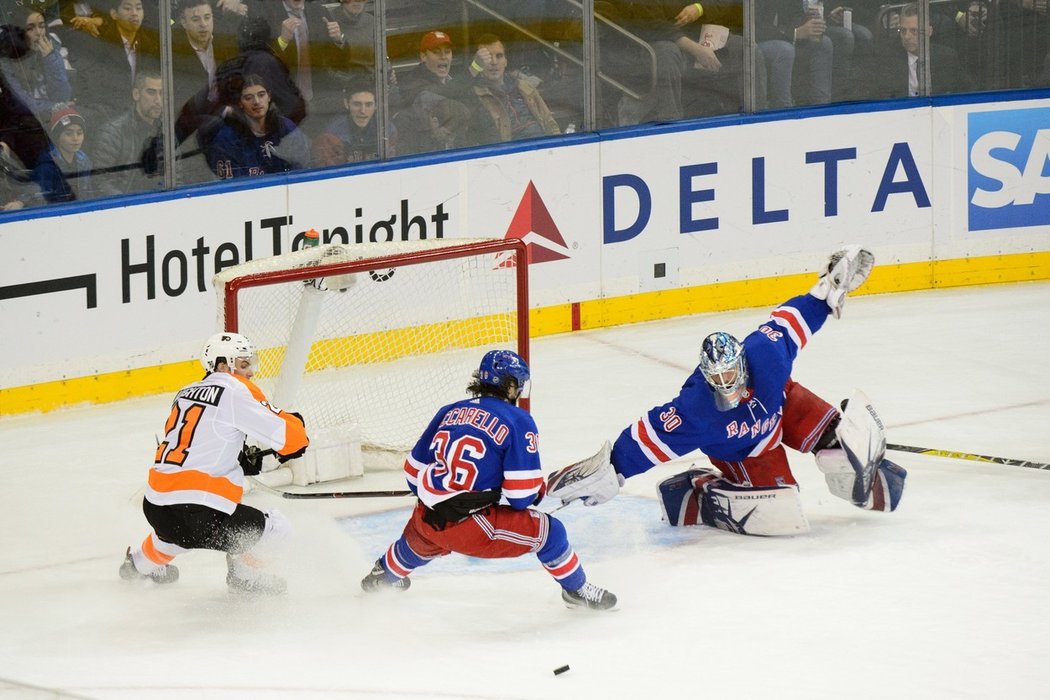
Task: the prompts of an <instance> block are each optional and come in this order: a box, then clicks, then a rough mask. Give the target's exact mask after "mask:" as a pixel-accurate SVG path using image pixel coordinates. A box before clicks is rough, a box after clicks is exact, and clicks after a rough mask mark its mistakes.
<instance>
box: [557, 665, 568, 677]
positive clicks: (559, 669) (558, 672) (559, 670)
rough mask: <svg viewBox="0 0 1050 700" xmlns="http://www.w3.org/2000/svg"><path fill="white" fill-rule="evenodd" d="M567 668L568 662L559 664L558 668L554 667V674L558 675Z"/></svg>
mask: <svg viewBox="0 0 1050 700" xmlns="http://www.w3.org/2000/svg"><path fill="white" fill-rule="evenodd" d="M568 670H569V664H565V665H564V666H559V667H558V668H556V669H554V675H555V676H560V675H561V674H563V673H565V672H566V671H568Z"/></svg>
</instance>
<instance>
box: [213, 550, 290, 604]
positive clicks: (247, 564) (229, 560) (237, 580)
mask: <svg viewBox="0 0 1050 700" xmlns="http://www.w3.org/2000/svg"><path fill="white" fill-rule="evenodd" d="M226 569H227V573H226V585H227V586H228V587H229V589H230V592H232V593H263V594H270V595H276V594H279V593H284V592H285V591H286V590H287V589H288V583H287V582H286V581H285V580H284V579H283V578H281V577H280V576H276V575H274V574H271V573H269V572H268V571H265V570H264V569H263V568H262V565H261V563H260V562H259V560H257V559H255V557H252V556H251V555H250V554H242V555H240V556H233V555H230V554H227V555H226Z"/></svg>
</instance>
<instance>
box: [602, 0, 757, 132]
mask: <svg viewBox="0 0 1050 700" xmlns="http://www.w3.org/2000/svg"><path fill="white" fill-rule="evenodd" d="M733 5H734V3H732V2H723V3H717V2H711V3H706V4H688V5H684V6H683V5H682V4H681V3H680V2H668V1H658V2H651V1H647V0H641V1H638V2H632V1H630V0H612V1H611V2H608V3H607V4H606V5H603V8H604V10H603V12H604V13H607V16H608V17H609V18H610V19H612V20H613V21H614V22H616V23H617V24H620V25H621V26H623V27H624V28H625V29H627V30H628V31H629V32H631V33H632V34H634V35H636V36H637V37H639V38H640V39H642V40H643V41H645V42H646V43H647V44H648V45H649V46H650V47H651V48H652V50H653V51H654V52H655V54H656V76H655V85H654V86H653V87H652V89H651V90H650V83H649V72H648V68H647V66H648V65H649V61H648V56H647V55H646V54H644V53H641V54H640V53H639V51H638V49H637V46H636V44H634V43H633V42H631V41H630V40H627V39H625V38H624V37H623V36H622V35H621V34H619V33H615V32H614V33H611V34H610V35H609V36H608V37H607V38H605V39H604V40H603V42H602V62H603V70H606V71H607V72H611V73H613V74H614V75H615V76H616V77H621V76H622V77H623V79H624V80H625V81H626V82H627V83H628V85H629V87H632V88H633V89H635V90H636V91H638V92H642V93H644V94H643V96H642V97H641V98H640V99H635V98H632V97H630V96H629V95H625V96H624V97H622V98H621V99H620V101H619V104H618V117H617V122H618V123H619V124H620V125H627V124H637V123H640V122H643V121H674V120H678V119H682V118H683V117H688V116H696V115H697V114H702V113H720V112H721V111H722V109H723V108H722V106H721V104H720V102H721V101H720V99H719V97H718V95H715V94H705V93H707V91H708V90H712V89H714V90H720V89H721V85H720V83H722V82H728V83H730V84H731V85H732V86H733V87H732V89H731V90H730V92H731V93H732V97H731V98H730V100H729V102H730V103H731V104H732V110H733V111H735V110H736V109H739V107H740V104H741V93H740V88H741V86H742V77H743V50H744V44H743V40H742V38H741V37H740V36H739V35H733V36H730V35H729V32H728V25H730V24H734V25H739V23H740V21H741V19H740V18H741V11H740V9H739V2H737V3H736V5H737V7H735V8H734V7H733ZM705 24H718V25H719V26H722V27H726V33H725V37H724V39H725V41H724V44H721V42H720V44H721V45H719V46H715V45H714V44H712V43H710V42H705V41H702V37H701V36H700V33H701V27H702V26H703V25H705ZM687 25H693V26H692V27H690V28H689V29H686V27H687ZM694 92H695V93H696V95H695V99H694V95H693V93H694ZM716 102H718V103H719V106H717V107H716V106H713V105H714V104H715V103H716ZM687 104H689V108H688V109H687V107H686V105H687ZM693 110H699V111H697V112H694V111H693Z"/></svg>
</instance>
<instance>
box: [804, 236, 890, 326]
mask: <svg viewBox="0 0 1050 700" xmlns="http://www.w3.org/2000/svg"><path fill="white" fill-rule="evenodd" d="M874 266H875V256H874V255H872V254H871V252H870V251H868V250H865V249H864V248H861V247H860V246H857V245H852V246H849V247H847V248H843V249H842V250H837V251H835V252H834V253H832V254H831V258H830V259H829V260H828V265H827V269H826V270H825V271H824V272H823V273H822V274H821V275H820V279H819V280H818V281H817V283H816V284H815V285H814V286H813V288H812V289H810V290H809V293H810V294H811V295H812V296H814V297H816V298H817V299H823V300H824V301H825V302H827V305H828V308H829V309H831V313H832V315H833V316H834V317H835V318H839V317H840V316H841V315H842V307H843V306H844V305H845V304H846V295H847V294H848V293H849V292H852V291H853V290H855V289H857V288H858V287H860V285H862V284H864V281H865V280H866V279H868V275H870V274H871V269H872V268H873V267H874Z"/></svg>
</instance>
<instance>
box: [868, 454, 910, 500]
mask: <svg viewBox="0 0 1050 700" xmlns="http://www.w3.org/2000/svg"><path fill="white" fill-rule="evenodd" d="M907 478H908V472H907V471H905V469H904V467H902V466H900V465H899V464H894V463H893V462H891V461H890V460H888V459H883V460H882V464H880V465H879V470H878V471H877V472H876V473H875V483H874V485H873V486H872V488H871V495H870V496H868V501H867V503H865V504H864V506H863V507H864V508H865V509H867V510H880V511H883V512H885V513H890V512H893V511H895V510H897V506H898V505H899V504H900V502H901V496H903V495H904V480H905V479H907Z"/></svg>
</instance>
